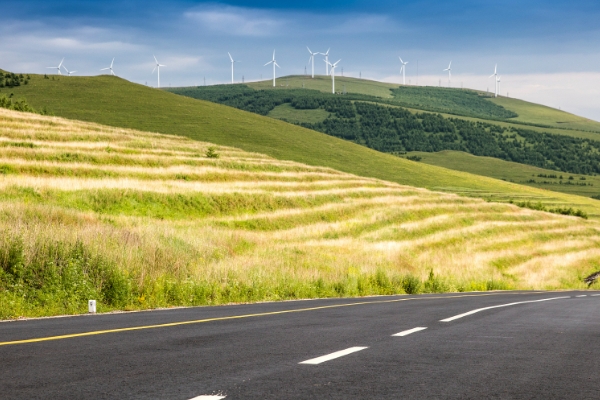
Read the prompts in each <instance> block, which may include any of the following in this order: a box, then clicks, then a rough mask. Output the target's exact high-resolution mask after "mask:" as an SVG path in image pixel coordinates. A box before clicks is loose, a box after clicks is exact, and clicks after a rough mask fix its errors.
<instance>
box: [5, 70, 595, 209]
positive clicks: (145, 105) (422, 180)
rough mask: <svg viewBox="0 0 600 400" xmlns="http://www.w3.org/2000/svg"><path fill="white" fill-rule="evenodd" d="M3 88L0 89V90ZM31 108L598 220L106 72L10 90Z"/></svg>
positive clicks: (569, 203)
mask: <svg viewBox="0 0 600 400" xmlns="http://www.w3.org/2000/svg"><path fill="white" fill-rule="evenodd" d="M5 93H7V91H6V90H1V91H0V95H2V94H5ZM10 93H14V98H16V99H18V98H21V97H23V98H25V99H27V101H29V103H31V105H32V106H33V107H34V108H36V109H44V108H46V109H47V110H48V112H50V113H53V114H54V115H57V116H62V117H66V118H70V119H77V120H83V121H88V122H96V123H102V124H105V125H109V126H113V127H123V128H131V129H138V130H144V131H151V132H157V133H164V134H171V135H179V136H184V137H188V138H192V139H195V140H199V141H206V142H211V143H215V144H218V145H224V146H235V147H237V148H241V149H243V150H245V151H250V152H258V153H262V154H266V155H269V156H271V157H274V158H277V159H280V160H290V161H295V162H301V163H304V164H309V165H313V166H325V167H330V168H334V169H336V170H340V171H344V172H347V173H352V174H356V175H360V176H365V177H372V178H378V179H383V180H387V181H392V182H396V183H400V184H405V185H410V186H415V187H422V188H430V189H435V190H445V191H450V192H455V193H460V194H468V195H471V196H476V197H481V198H485V199H495V200H503V201H508V200H510V199H521V200H527V199H530V200H532V201H536V202H537V201H541V202H543V203H545V204H547V205H548V206H549V207H574V208H579V209H582V210H584V211H585V212H586V213H588V214H589V215H590V217H591V218H596V217H600V209H599V208H598V205H599V203H598V201H597V200H592V199H587V198H583V197H579V196H569V195H565V194H561V193H553V192H548V191H545V190H539V189H534V188H528V187H523V186H520V185H515V184H511V183H507V182H503V181H498V180H495V179H489V178H485V177H480V176H475V175H472V174H467V173H463V172H459V171H452V170H448V169H444V168H439V167H435V166H429V165H426V164H423V163H415V162H412V161H408V160H405V159H402V158H399V157H396V156H394V155H390V154H382V153H380V152H377V151H373V150H370V149H368V148H365V147H364V146H360V145H357V144H354V143H350V142H348V141H345V140H341V139H338V138H335V137H332V136H328V135H325V134H322V133H319V132H315V131H313V130H309V129H305V128H302V127H299V126H295V125H292V124H288V123H285V122H282V121H279V120H275V119H272V118H267V117H263V116H260V115H256V114H253V113H249V112H244V111H240V110H236V109H233V108H230V107H225V106H222V105H219V104H215V103H211V102H207V101H199V100H195V99H191V98H187V97H183V96H178V95H175V94H172V93H168V92H166V91H163V90H156V89H152V88H148V87H145V86H143V85H137V84H133V83H130V82H127V81H125V80H123V79H120V78H117V77H112V76H100V77H64V76H63V77H52V78H50V79H44V77H43V76H40V75H31V80H30V83H29V84H28V85H24V86H19V87H14V88H11V89H10Z"/></svg>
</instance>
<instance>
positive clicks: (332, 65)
mask: <svg viewBox="0 0 600 400" xmlns="http://www.w3.org/2000/svg"><path fill="white" fill-rule="evenodd" d="M340 61H342V60H341V59H339V60H337V61H336V62H334V63H333V64H332V63H330V62H329V61H327V65H329V66H330V67H331V93H333V94H335V67H337V65H338V63H339V62H340Z"/></svg>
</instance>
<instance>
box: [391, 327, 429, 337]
mask: <svg viewBox="0 0 600 400" xmlns="http://www.w3.org/2000/svg"><path fill="white" fill-rule="evenodd" d="M425 329H427V327H424V326H418V327H416V328H412V329H409V330H406V331H402V332H398V333H396V334H394V335H392V336H407V335H410V334H411V333H415V332H419V331H423V330H425Z"/></svg>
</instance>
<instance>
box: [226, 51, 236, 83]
mask: <svg viewBox="0 0 600 400" xmlns="http://www.w3.org/2000/svg"><path fill="white" fill-rule="evenodd" d="M227 54H229V59H230V60H231V83H233V64H234V63H236V62H239V61H236V60H234V59H233V57H231V54H230V53H229V52H227Z"/></svg>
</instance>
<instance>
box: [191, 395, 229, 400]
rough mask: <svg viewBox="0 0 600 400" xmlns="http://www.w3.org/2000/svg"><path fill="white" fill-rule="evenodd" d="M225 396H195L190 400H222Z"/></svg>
mask: <svg viewBox="0 0 600 400" xmlns="http://www.w3.org/2000/svg"><path fill="white" fill-rule="evenodd" d="M225 397H227V396H221V395H214V394H208V395H206V394H205V395H202V396H197V397H194V398H193V399H190V400H221V399H224V398H225Z"/></svg>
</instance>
